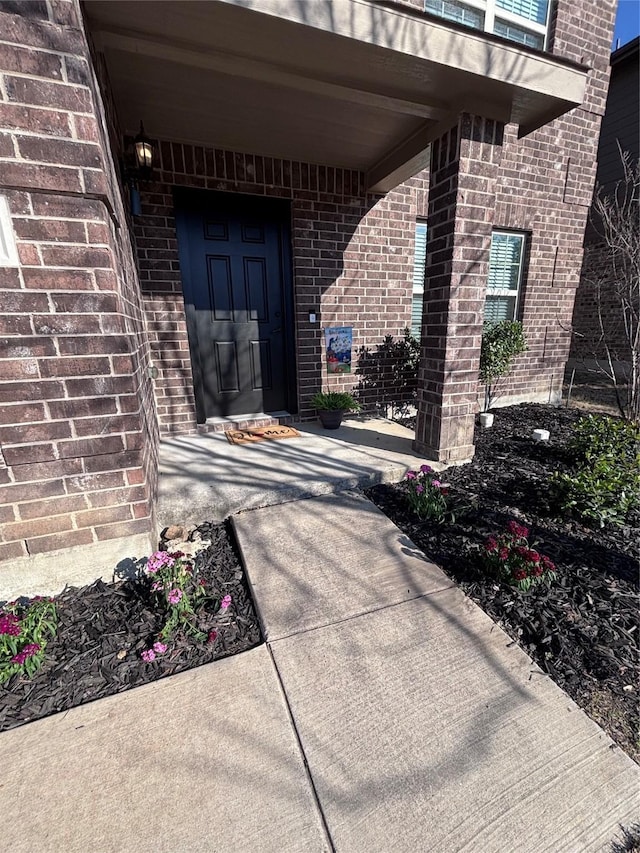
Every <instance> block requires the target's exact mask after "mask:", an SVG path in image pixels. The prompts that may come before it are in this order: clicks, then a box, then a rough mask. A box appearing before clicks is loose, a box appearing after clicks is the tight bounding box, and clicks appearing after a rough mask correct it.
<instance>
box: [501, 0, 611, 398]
mask: <svg viewBox="0 0 640 853" xmlns="http://www.w3.org/2000/svg"><path fill="white" fill-rule="evenodd" d="M615 8H616V4H615V2H614V0H608V2H600V0H585V2H583V3H580V4H576V3H574V2H572V0H559V2H558V3H557V4H556V14H555V16H554V19H553V21H552V29H551V34H552V51H553V53H555V54H557V55H558V56H563V57H565V58H568V59H573V60H575V61H578V62H583V63H585V64H587V65H589V67H590V68H591V71H590V72H589V75H588V82H587V89H586V94H585V100H584V104H583V105H582V106H581V107H578V108H576V109H574V110H571V111H570V112H569V113H567V114H566V115H564V116H561V117H560V118H558V119H556V120H555V121H553V122H551V123H550V124H548V125H545V126H544V127H542V128H540V129H539V130H537V131H535V132H534V133H531V134H530V135H529V136H527V137H525V138H524V139H521V140H518V139H517V136H516V128H515V127H514V126H513V125H507V128H506V133H505V146H504V154H503V158H502V164H501V168H500V177H499V181H498V187H497V190H496V209H495V217H494V223H495V227H497V228H500V227H502V228H513V229H521V230H524V231H528V232H530V234H531V238H530V256H529V263H528V269H527V275H526V280H525V283H524V298H523V300H522V302H521V319H522V321H523V325H524V328H525V332H526V335H527V340H528V346H529V351H528V352H527V353H526V354H524V355H523V356H520V357H519V358H518V360H517V362H516V366H515V368H514V370H513V371H512V373H511V375H510V377H508V379H507V380H506V381H505V382H504V383H503V384H502V386H501V394H502V395H503V397H504V398H505V400H506V399H508V397H509V396H526V395H534V394H535V395H537V396H538V397H540V396H542V397H547V398H553V399H558V398H559V396H560V394H561V389H562V378H563V373H564V365H565V362H566V360H567V358H568V355H569V347H570V343H571V341H570V337H571V335H570V329H571V320H572V312H573V306H574V299H575V294H576V288H577V286H578V283H579V280H580V269H581V263H582V252H583V240H584V232H585V225H586V222H587V217H588V212H589V206H590V204H591V198H592V194H593V186H594V181H595V172H596V154H597V148H598V137H599V133H600V123H601V119H602V115H603V113H604V108H605V104H606V96H607V87H608V83H609V50H610V45H611V37H612V33H613V25H614V20H615Z"/></svg>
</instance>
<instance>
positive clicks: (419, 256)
mask: <svg viewBox="0 0 640 853" xmlns="http://www.w3.org/2000/svg"><path fill="white" fill-rule="evenodd" d="M426 261H427V223H426V222H416V244H415V254H414V260H413V303H412V306H411V334H412V335H413V336H414V337H415V338H418V340H420V333H421V330H422V302H423V299H424V276H425V265H426Z"/></svg>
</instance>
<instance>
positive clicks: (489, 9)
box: [424, 0, 552, 51]
mask: <svg viewBox="0 0 640 853" xmlns="http://www.w3.org/2000/svg"><path fill="white" fill-rule="evenodd" d="M456 2H458V3H459V4H460V5H461V6H467V7H468V8H469V9H474V10H475V11H477V12H482V14H483V16H484V29H483V30H480V29H479V28H476V27H472V26H471V25H470V24H460V26H465V27H469V29H473V30H476V32H485V33H489V34H490V35H496V37H497V38H506V37H505V36H501V35H498V34H497V33H495V32H494V27H495V21H496V18H498V20H500V21H504V23H505V24H512V25H513V26H516V27H518V28H519V29H521V30H525V32H530V33H532V34H533V35H538V36H542V47H540V48H531V47H530V45H524V44H523V43H522V42H519V41H516V40H515V39H506V40H507V41H509V42H511V44H520V45H522V46H523V47H529V48H530V49H531V50H543V51H546V50H548V49H549V22H550V20H551V5H552V0H547V14H546V18H545V21H544V24H539V23H538V22H537V21H530V20H529V19H528V18H524V17H523V16H522V15H516V14H515V13H514V12H509V11H508V10H507V9H503V8H502V7H500V6H498V5H497V0H456ZM424 10H425V12H427V13H428V14H430V15H435V16H437V17H439V18H440V19H441V20H443V21H447V20H449V19H448V18H445V17H444V16H443V15H438V13H437V12H434V11H432V10H430V9H427V0H424Z"/></svg>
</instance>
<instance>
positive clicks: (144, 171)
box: [133, 122, 153, 181]
mask: <svg viewBox="0 0 640 853" xmlns="http://www.w3.org/2000/svg"><path fill="white" fill-rule="evenodd" d="M133 150H134V152H135V157H136V173H137V174H136V177H138V178H139V179H140V180H142V181H145V180H148V179H149V178H150V177H151V171H152V169H153V143H152V142H151V140H150V139H149V137H148V136H146V135H145V132H144V125H143V124H142V122H140V133H139V134H138V135H137V136H136V138H135V139H134V140H133Z"/></svg>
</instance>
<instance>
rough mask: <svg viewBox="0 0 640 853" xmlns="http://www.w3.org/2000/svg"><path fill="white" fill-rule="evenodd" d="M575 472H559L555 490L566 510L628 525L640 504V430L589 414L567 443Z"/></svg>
mask: <svg viewBox="0 0 640 853" xmlns="http://www.w3.org/2000/svg"><path fill="white" fill-rule="evenodd" d="M567 450H568V451H569V453H570V454H571V457H572V458H573V460H574V463H575V468H574V471H572V472H570V473H559V472H558V473H556V474H555V475H554V477H553V485H552V488H553V492H554V497H555V500H556V502H557V503H558V504H559V506H560V507H561V509H562V510H563V511H564V512H568V513H571V514H572V515H575V516H577V517H578V518H580V519H582V521H584V522H585V523H587V524H591V525H597V526H599V527H604V526H605V524H624V522H625V521H626V518H627V516H628V514H629V511H630V510H632V509H637V508H638V507H639V506H640V428H638V427H637V426H636V425H634V424H632V423H630V422H629V421H623V420H618V419H616V418H608V417H604V416H594V415H588V416H587V417H585V418H581V420H580V421H579V422H578V423H577V424H576V425H575V427H574V428H573V434H572V436H571V439H570V440H569V442H568V444H567Z"/></svg>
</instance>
